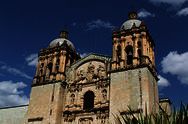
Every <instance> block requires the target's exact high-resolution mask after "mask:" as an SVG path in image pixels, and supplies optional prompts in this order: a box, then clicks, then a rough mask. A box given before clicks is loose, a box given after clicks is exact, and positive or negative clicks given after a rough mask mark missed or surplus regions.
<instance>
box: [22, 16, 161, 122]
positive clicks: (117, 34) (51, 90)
mask: <svg viewBox="0 0 188 124" xmlns="http://www.w3.org/2000/svg"><path fill="white" fill-rule="evenodd" d="M154 47H155V44H154V42H153V40H152V38H151V36H150V33H149V31H148V29H147V27H146V25H145V24H144V23H143V21H140V20H138V19H137V13H135V12H131V13H129V18H128V20H127V21H125V22H124V23H123V25H122V26H121V27H120V29H119V30H116V31H114V32H113V33H112V56H105V55H99V54H89V55H88V56H86V57H84V58H80V56H79V55H78V54H77V52H76V49H75V47H74V45H73V44H72V42H71V41H70V40H68V32H66V31H62V32H61V33H60V36H59V38H57V39H55V40H53V41H52V42H51V43H50V45H49V46H48V47H47V48H45V49H41V50H40V52H39V60H38V65H37V68H36V74H35V76H34V79H33V82H32V89H31V94H30V102H29V105H28V111H27V114H26V117H25V120H24V121H25V122H24V123H25V124H108V123H115V122H114V115H120V114H129V112H128V110H129V107H130V108H131V109H132V110H133V112H134V113H138V112H143V113H145V111H147V112H148V113H155V112H157V111H158V105H159V97H158V85H157V80H158V78H157V73H156V69H155V54H154Z"/></svg>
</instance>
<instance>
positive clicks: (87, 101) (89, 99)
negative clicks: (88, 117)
mask: <svg viewBox="0 0 188 124" xmlns="http://www.w3.org/2000/svg"><path fill="white" fill-rule="evenodd" d="M93 107H94V93H93V92H92V91H87V92H86V93H85V94H84V106H83V109H84V110H91V109H93Z"/></svg>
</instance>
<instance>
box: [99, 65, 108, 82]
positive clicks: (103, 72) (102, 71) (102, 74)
mask: <svg viewBox="0 0 188 124" xmlns="http://www.w3.org/2000/svg"><path fill="white" fill-rule="evenodd" d="M97 75H98V77H99V79H103V78H105V77H106V70H105V68H104V66H102V65H99V67H98V69H97Z"/></svg>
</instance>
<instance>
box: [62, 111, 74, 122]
mask: <svg viewBox="0 0 188 124" xmlns="http://www.w3.org/2000/svg"><path fill="white" fill-rule="evenodd" d="M63 117H64V122H73V121H74V120H75V118H76V115H75V114H72V113H70V112H68V111H67V112H66V113H64V114H63Z"/></svg>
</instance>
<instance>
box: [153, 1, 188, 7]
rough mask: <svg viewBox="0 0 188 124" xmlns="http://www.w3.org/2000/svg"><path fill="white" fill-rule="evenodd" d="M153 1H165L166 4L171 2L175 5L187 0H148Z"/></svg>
mask: <svg viewBox="0 0 188 124" xmlns="http://www.w3.org/2000/svg"><path fill="white" fill-rule="evenodd" d="M149 1H151V2H153V3H167V4H171V5H173V6H177V5H182V4H183V3H185V2H186V1H188V0H149Z"/></svg>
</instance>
